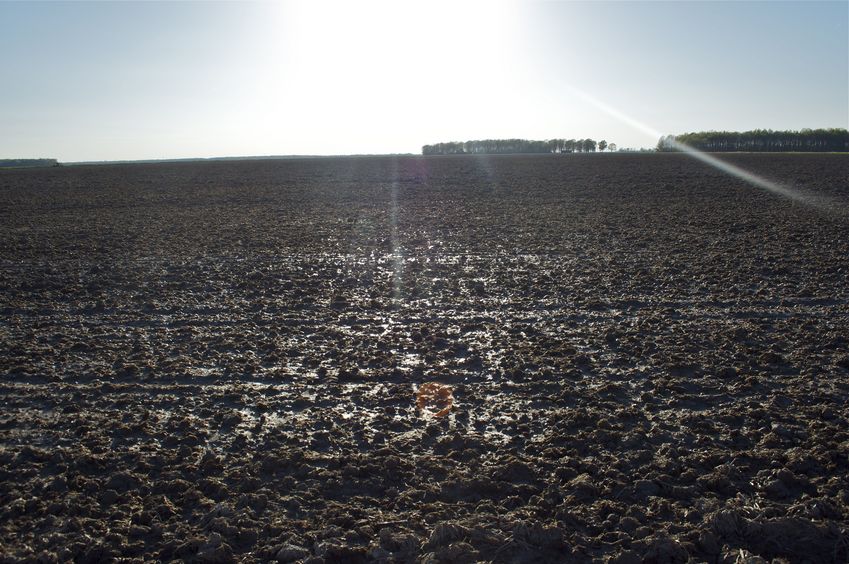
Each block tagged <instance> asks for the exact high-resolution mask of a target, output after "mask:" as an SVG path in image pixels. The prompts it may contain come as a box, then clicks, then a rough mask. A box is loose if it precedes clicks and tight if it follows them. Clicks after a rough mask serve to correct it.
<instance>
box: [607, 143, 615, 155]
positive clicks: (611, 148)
mask: <svg viewBox="0 0 849 564" xmlns="http://www.w3.org/2000/svg"><path fill="white" fill-rule="evenodd" d="M607 148H608V149H609V150H610V152H611V153H612V152H614V151H615V150H616V143H611V144H610V145H608V146H607Z"/></svg>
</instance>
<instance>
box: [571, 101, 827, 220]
mask: <svg viewBox="0 0 849 564" xmlns="http://www.w3.org/2000/svg"><path fill="white" fill-rule="evenodd" d="M568 89H569V90H570V91H571V92H572V94H574V95H575V96H576V97H578V98H580V99H581V100H583V101H585V102H587V103H588V104H590V105H593V106H595V107H596V108H598V109H599V110H601V111H603V112H605V113H606V114H608V115H610V116H612V117H614V118H616V119H618V120H619V121H621V122H623V123H626V124H628V125H630V126H631V127H633V128H634V129H637V130H638V131H641V132H643V133H645V134H647V135H650V136H653V137H654V138H655V139H660V138H661V137H663V136H664V135H663V133H661V132H660V131H658V130H656V129H654V128H653V127H649V126H648V125H646V124H645V123H643V122H641V121H639V120H636V119H634V118H633V117H631V116H629V115H627V114H625V113H623V112H621V111H619V110H617V109H616V108H614V107H612V106H610V105H608V104H605V103H604V102H602V101H601V100H599V99H598V98H596V97H594V96H591V95H590V94H587V93H586V92H584V91H583V90H580V89H578V88H576V87H574V86H571V85H570V86H568ZM669 143H670V144H671V145H672V147H673V148H675V149H676V150H678V151H680V152H682V153H684V154H685V155H688V156H690V157H692V158H694V159H696V160H698V161H701V162H703V163H705V164H707V165H710V166H712V167H713V168H715V169H717V170H720V171H722V172H724V173H726V174H729V175H731V176H734V177H736V178H738V179H740V180H742V181H744V182H747V183H749V184H751V185H752V186H756V187H758V188H761V189H763V190H767V191H769V192H771V193H773V194H776V195H778V196H781V197H783V198H788V199H790V200H793V201H796V202H800V203H802V204H806V205H809V206H812V207H815V208H819V209H827V210H834V209H835V207H838V206H839V204H838V203H837V202H835V201H833V200H831V199H829V198H826V197H825V196H822V195H819V194H810V193H805V192H802V191H801V190H799V189H797V188H793V187H790V186H787V185H786V184H779V183H777V182H774V181H772V180H767V179H766V178H763V177H762V176H758V175H757V174H755V173H753V172H749V171H747V170H744V169H742V168H740V167H739V166H736V165H733V164H731V163H728V162H725V161H722V160H720V159H718V158H716V157H714V156H712V155H709V154H707V153H705V152H704V151H700V150H699V149H696V148H695V147H691V146H689V145H686V144H684V143H680V142H678V141H675V140H670V141H669Z"/></svg>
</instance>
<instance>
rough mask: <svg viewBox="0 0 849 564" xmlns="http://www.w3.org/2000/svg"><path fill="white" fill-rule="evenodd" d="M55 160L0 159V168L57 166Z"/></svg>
mask: <svg viewBox="0 0 849 564" xmlns="http://www.w3.org/2000/svg"><path fill="white" fill-rule="evenodd" d="M58 164H59V163H58V162H57V161H56V159H0V168H11V167H15V168H21V167H33V166H58Z"/></svg>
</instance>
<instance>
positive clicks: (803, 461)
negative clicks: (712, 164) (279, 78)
mask: <svg viewBox="0 0 849 564" xmlns="http://www.w3.org/2000/svg"><path fill="white" fill-rule="evenodd" d="M723 158H725V159H727V160H729V161H731V162H733V163H735V164H736V165H738V166H740V167H742V168H744V169H746V170H750V171H754V172H756V173H758V174H762V175H764V176H766V177H768V178H771V179H774V180H778V181H781V182H784V183H787V184H789V185H793V186H798V187H800V188H801V189H804V190H806V191H808V192H810V193H813V194H816V195H818V196H824V197H825V198H827V199H828V201H830V202H831V204H830V205H829V206H819V207H813V206H807V205H805V204H803V203H800V202H794V201H792V200H788V199H784V198H781V197H778V196H776V195H773V194H771V193H769V192H766V191H763V190H760V189H758V188H754V187H752V186H750V185H747V184H745V183H743V182H742V181H739V180H736V179H734V178H732V177H729V176H727V175H726V174H724V173H722V172H720V171H717V170H714V169H712V168H709V167H707V166H705V165H703V164H700V163H698V162H697V161H694V160H692V159H690V158H688V157H686V156H684V155H662V154H648V155H627V154H613V155H603V154H597V155H563V156H559V155H552V156H491V157H471V156H460V157H427V158H422V157H397V158H395V157H380V158H364V157H363V158H333V159H330V158H327V159H325V158H321V159H301V160H268V161H233V162H200V163H171V164H133V165H109V166H89V167H63V168H55V169H44V170H5V171H0V219H2V221H1V222H0V288H2V294H0V312H2V317H0V402H2V411H0V555H2V556H3V561H19V560H29V561H35V560H36V558H38V559H39V560H38V561H39V562H59V561H62V562H65V561H71V560H73V561H76V562H106V561H111V560H113V559H120V560H121V561H125V562H130V561H138V562H141V561H151V560H160V561H163V562H167V561H171V560H187V561H196V562H229V561H244V562H254V561H266V562H267V561H279V562H289V561H308V562H313V563H317V562H342V561H347V562H360V561H383V562H393V561H395V562H408V561H425V562H463V561H465V562H472V561H494V562H551V561H590V560H593V559H597V560H599V561H604V560H605V559H608V558H609V559H611V560H612V561H613V562H619V563H625V562H640V561H649V562H686V561H687V560H688V559H689V558H695V559H696V561H708V562H717V561H729V562H730V561H734V559H736V558H741V557H742V558H745V557H747V556H748V557H754V556H760V557H763V558H765V559H767V560H769V559H772V558H779V559H784V560H786V561H793V562H802V561H811V562H831V561H834V562H846V561H847V559H849V459H847V457H848V456H849V421H847V418H849V408H847V401H849V283H847V281H848V280H849V215H847V212H846V210H847V208H849V157H847V156H845V155H734V156H728V157H723ZM427 382H437V383H439V384H444V385H446V386H448V387H450V394H451V396H450V398H448V399H446V398H447V397H448V396H447V395H446V394H447V393H448V392H446V390H445V388H443V387H436V386H434V387H429V388H428V389H431V390H436V389H438V390H440V393H443V392H445V393H444V394H443V396H440V397H439V398H433V399H432V401H433V403H434V404H435V407H434V409H433V410H427V409H419V408H420V407H421V406H422V405H424V404H425V403H426V402H424V401H422V402H420V405H419V406H417V396H416V393H417V391H418V389H419V387H420V386H421V385H422V384H425V383H427ZM449 399H450V401H449ZM437 400H439V401H437ZM446 405H448V406H449V409H447V411H446V410H445V406H446ZM436 414H438V416H436ZM740 561H742V560H740ZM746 561H747V562H755V561H757V560H746ZM779 561H782V560H779Z"/></svg>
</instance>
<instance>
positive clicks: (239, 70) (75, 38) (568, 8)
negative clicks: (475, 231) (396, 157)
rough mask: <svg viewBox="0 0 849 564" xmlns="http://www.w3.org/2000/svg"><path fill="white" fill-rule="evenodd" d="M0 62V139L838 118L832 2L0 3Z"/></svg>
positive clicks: (838, 121) (358, 145)
mask: <svg viewBox="0 0 849 564" xmlns="http://www.w3.org/2000/svg"><path fill="white" fill-rule="evenodd" d="M0 68H2V77H3V79H2V81H0V158H4V157H55V158H59V159H60V160H64V161H73V160H111V159H144V158H176V157H203V156H223V155H267V154H342V153H385V152H418V151H419V150H420V148H421V145H423V144H425V143H433V142H437V141H449V140H466V139H477V138H498V137H524V138H533V139H547V138H552V137H567V138H568V137H575V138H580V137H593V138H595V139H607V140H608V141H613V142H616V143H617V144H618V145H619V146H620V147H624V146H630V147H640V146H654V144H655V142H656V139H654V138H653V136H652V134H650V133H647V132H646V131H645V130H642V131H641V130H639V129H636V128H634V127H633V126H632V124H629V123H628V122H626V121H623V120H622V119H621V117H622V116H623V115H624V116H627V117H628V118H631V119H633V120H636V121H639V122H641V123H643V124H645V125H647V126H648V128H649V129H651V130H656V131H659V132H663V133H682V132H686V131H694V130H704V129H738V130H743V129H752V128H772V129H798V128H803V127H812V128H816V127H847V125H848V124H849V2H846V1H836V2H751V3H749V2H640V1H633V2H593V3H585V2H554V1H550V2H534V1H524V2H493V1H488V2H474V1H473V2H461V1H455V2H441V1H440V0H430V1H428V2H401V1H398V0H396V1H394V2H350V1H349V2H330V1H325V2H321V1H312V2H306V1H305V2H277V3H243V2H240V3H202V2H192V3H179V4H172V3H162V2H156V3H140V4H130V3H45V4H36V3H30V2H27V3H7V2H0ZM576 89H577V91H576ZM578 92H580V93H578ZM581 93H582V94H581ZM592 99H595V100H598V101H599V102H600V103H601V104H602V105H606V106H607V107H610V108H613V109H614V110H615V113H618V117H613V116H612V115H611V114H610V113H609V112H604V111H602V110H600V109H599V108H600V107H602V106H600V105H599V104H594V103H592V101H591V100H592Z"/></svg>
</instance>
